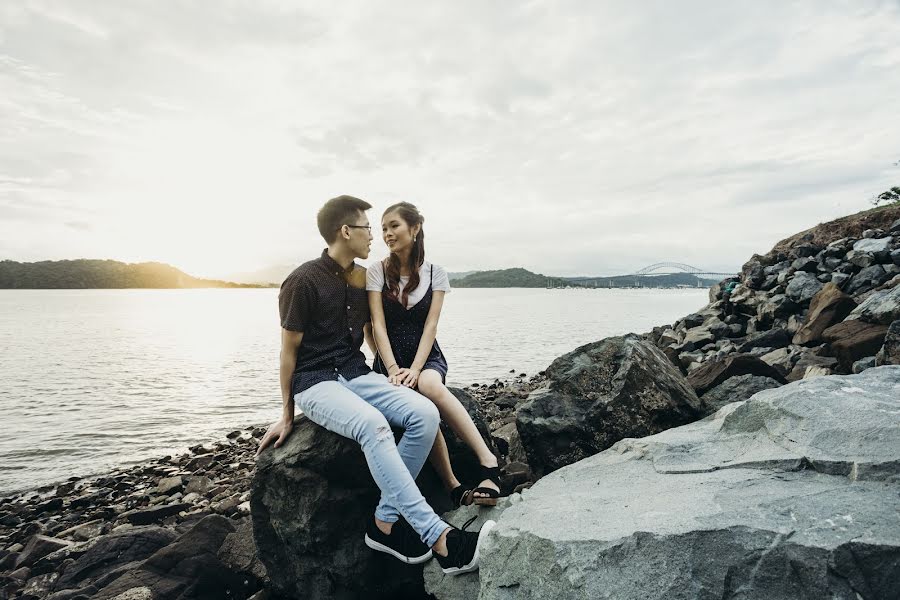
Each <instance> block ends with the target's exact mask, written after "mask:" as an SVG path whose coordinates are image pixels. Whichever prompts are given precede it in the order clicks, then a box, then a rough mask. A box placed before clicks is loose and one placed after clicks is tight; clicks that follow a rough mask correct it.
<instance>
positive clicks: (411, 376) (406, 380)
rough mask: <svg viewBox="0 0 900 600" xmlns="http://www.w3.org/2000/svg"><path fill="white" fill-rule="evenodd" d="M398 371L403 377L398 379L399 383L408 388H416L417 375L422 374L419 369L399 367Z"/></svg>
mask: <svg viewBox="0 0 900 600" xmlns="http://www.w3.org/2000/svg"><path fill="white" fill-rule="evenodd" d="M400 372H401V373H402V375H403V378H402V379H401V380H400V384H401V385H405V386H406V387H408V388H412V389H416V385H418V383H419V375H421V374H422V371H421V370H419V369H412V368H411V369H401V370H400Z"/></svg>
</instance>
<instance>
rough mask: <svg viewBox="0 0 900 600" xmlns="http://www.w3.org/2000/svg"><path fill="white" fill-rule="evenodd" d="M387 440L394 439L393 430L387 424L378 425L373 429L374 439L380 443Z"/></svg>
mask: <svg viewBox="0 0 900 600" xmlns="http://www.w3.org/2000/svg"><path fill="white" fill-rule="evenodd" d="M388 440H391V441H392V442H393V441H394V432H393V431H391V428H390V427H389V426H387V425H379V426H378V427H377V428H376V429H375V441H376V442H378V443H381V442H386V441H388Z"/></svg>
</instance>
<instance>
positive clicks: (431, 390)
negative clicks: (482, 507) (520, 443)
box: [418, 369, 500, 497]
mask: <svg viewBox="0 0 900 600" xmlns="http://www.w3.org/2000/svg"><path fill="white" fill-rule="evenodd" d="M418 387H419V392H420V393H421V394H423V395H424V396H425V397H427V398H428V399H429V400H431V401H432V402H434V404H435V406H437V408H438V412H440V413H441V420H443V421H444V422H445V423H447V425H449V426H450V429H452V430H453V433H455V434H456V435H458V436H459V439H461V440H462V441H463V443H465V444H466V445H467V446H468V447H469V448H471V449H472V451H473V452H474V453H475V456H477V457H478V462H479V463H480V464H482V465H483V466H485V467H496V466H497V457H496V456H494V453H493V452H491V450H490V449H489V448H488V447H487V444H485V443H484V439H482V437H481V434H480V433H478V428H477V427H475V423H473V422H472V417H470V416H469V413H468V412H466V409H465V408H464V407H463V405H462V403H460V401H459V400H457V399H456V396H454V395H453V394H451V393H450V390H448V389H447V387H446V386H445V385H444V383H443V382H442V381H441V375H440V373H438V372H437V371H435V370H434V369H425V370H424V371H422V373H421V374H420V375H419V386H418ZM439 437H440V441H441V443H443V445H444V448H445V452H446V447H447V443H446V441H445V440H444V439H443V437H442V436H439ZM437 445H438V441H437V440H435V448H436V447H437ZM432 456H434V450H432ZM447 462H448V464H449V462H450V459H449V456H448V458H447ZM432 464H434V463H433V462H432ZM435 468H437V467H435ZM477 487H487V488H491V489H495V490H497V491H498V492H499V491H500V490H499V488H497V484H495V483H494V482H492V481H491V480H489V479H485V480H484V481H482V482H481V483H479V484H478V486H477ZM476 497H487V495H486V494H478V495H477V496H476Z"/></svg>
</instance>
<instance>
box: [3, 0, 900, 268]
mask: <svg viewBox="0 0 900 600" xmlns="http://www.w3.org/2000/svg"><path fill="white" fill-rule="evenodd" d="M898 31H900V1H898V0H890V1H888V0H882V1H869V0H848V1H834V0H810V1H798V2H788V1H785V0H777V1H770V0H756V1H754V2H720V1H714V0H709V1H703V2H699V1H692V0H685V1H680V2H671V1H670V0H650V1H644V2H629V1H625V0H622V1H603V0H577V1H576V0H561V1H556V2H549V1H548V2H538V1H531V2H507V1H496V0H478V1H468V0H454V1H452V2H450V1H446V2H405V1H390V2H387V1H380V0H379V1H375V0H365V1H347V2H288V1H283V0H252V1H246V2H243V1H241V2H239V1H235V0H166V1H160V0H104V1H88V0H59V1H49V0H20V1H17V2H3V3H0V90H2V91H0V259H11V260H18V261H36V260H59V259H72V258H111V259H116V260H123V261H127V262H138V261H151V260H152V261H161V262H166V263H170V264H172V265H175V266H177V267H179V268H181V269H183V270H185V271H186V272H188V273H191V274H193V275H196V276H201V277H221V278H236V277H237V276H238V275H237V274H241V273H249V272H252V271H255V270H258V269H264V268H268V267H273V266H285V265H287V266H290V265H296V264H299V263H301V262H303V261H305V260H308V259H310V258H313V257H315V256H317V255H318V253H319V252H320V251H321V249H322V248H323V247H324V242H323V241H322V239H321V237H320V236H319V234H318V232H317V230H316V227H315V213H316V211H317V210H318V208H319V207H320V206H321V204H322V203H323V202H324V201H325V200H327V199H328V198H331V197H333V196H337V195H340V194H351V195H354V196H358V197H360V198H363V199H365V200H367V201H369V202H370V203H371V204H373V206H374V209H373V210H372V211H371V212H370V214H369V218H370V220H371V221H372V222H373V223H374V224H377V223H379V222H380V218H381V213H382V211H383V209H384V208H385V207H386V206H388V205H389V204H392V203H394V202H398V201H408V202H412V203H414V204H416V205H417V206H418V207H419V209H420V210H421V212H422V214H423V215H424V216H425V226H424V229H425V231H426V240H427V257H428V258H429V259H430V260H432V261H433V262H435V263H437V264H441V265H443V266H445V267H446V268H447V269H448V270H450V271H469V270H485V269H498V268H506V267H513V266H522V267H525V268H528V269H530V270H532V271H536V272H540V273H545V274H553V275H563V276H566V275H569V276H574V275H612V274H622V273H629V272H634V271H636V270H638V269H640V268H642V267H645V266H647V265H649V264H652V263H656V262H664V261H665V262H680V263H687V264H690V265H694V266H697V267H700V268H703V269H709V270H712V271H722V272H730V271H734V270H736V269H738V268H739V267H740V265H741V264H742V263H743V262H744V261H746V260H747V259H748V258H749V257H750V256H751V255H752V254H753V253H754V252H758V253H763V252H766V251H768V250H769V249H770V248H771V247H772V246H773V245H774V244H775V242H777V241H778V240H780V239H782V238H784V237H787V236H789V235H792V234H793V233H795V232H798V231H801V230H803V229H806V228H809V227H812V226H814V225H816V224H817V223H820V222H824V221H827V220H830V219H832V218H836V217H839V216H842V215H845V214H849V213H852V212H856V211H858V210H863V209H865V208H868V207H869V206H870V199H871V198H872V197H873V196H874V195H876V194H877V193H879V192H881V191H883V190H885V189H886V188H888V187H890V186H891V185H900V166H898V165H897V161H898V160H900V38H898V36H897V32H898ZM378 229H380V228H378ZM372 247H373V253H372V256H371V258H372V259H378V258H381V257H383V256H385V255H386V253H387V250H386V248H385V246H384V244H383V243H382V242H381V240H380V236H378V234H377V232H376V240H375V242H374V243H373V246H372ZM363 262H366V261H363Z"/></svg>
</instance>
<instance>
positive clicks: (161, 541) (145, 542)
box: [57, 526, 177, 589]
mask: <svg viewBox="0 0 900 600" xmlns="http://www.w3.org/2000/svg"><path fill="white" fill-rule="evenodd" d="M176 537H177V535H176V534H175V532H173V531H171V530H169V529H165V528H163V527H156V526H151V527H135V528H134V529H129V530H127V531H120V532H113V533H111V534H109V535H106V536H103V537H102V538H100V539H98V540H97V541H96V542H95V543H94V544H93V545H91V547H90V548H89V549H88V550H87V551H86V552H85V553H84V554H82V555H81V556H80V557H78V558H77V559H76V560H75V562H74V564H72V565H70V566H69V567H67V568H66V570H65V572H64V573H63V574H62V577H60V580H59V583H58V585H57V589H62V588H71V587H75V586H83V585H85V584H86V583H90V582H92V581H94V580H96V579H97V578H99V577H100V576H102V575H103V574H104V573H107V572H110V571H113V570H114V569H116V568H117V567H120V566H122V565H126V564H130V563H134V562H137V561H143V560H145V559H147V558H149V557H150V556H151V555H153V554H154V553H155V552H156V551H158V550H159V549H161V548H163V547H165V546H167V545H169V544H170V543H172V542H173V541H174V540H175V538H176Z"/></svg>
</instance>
